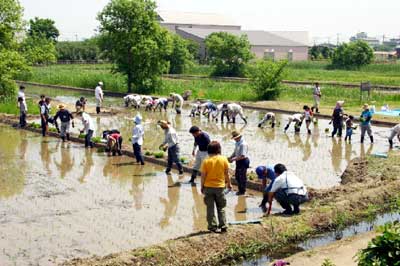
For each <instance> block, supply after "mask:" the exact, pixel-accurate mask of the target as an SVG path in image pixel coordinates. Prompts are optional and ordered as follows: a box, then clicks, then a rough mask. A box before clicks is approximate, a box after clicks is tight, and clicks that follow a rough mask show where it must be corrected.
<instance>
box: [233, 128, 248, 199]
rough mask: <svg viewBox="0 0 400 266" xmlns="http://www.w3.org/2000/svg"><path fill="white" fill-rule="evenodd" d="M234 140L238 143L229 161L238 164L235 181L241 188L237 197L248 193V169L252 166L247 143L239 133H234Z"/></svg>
mask: <svg viewBox="0 0 400 266" xmlns="http://www.w3.org/2000/svg"><path fill="white" fill-rule="evenodd" d="M232 139H233V140H234V141H235V142H236V144H235V150H234V151H233V153H232V155H231V156H230V157H229V158H228V160H229V162H231V163H232V162H236V168H235V179H236V181H237V183H238V188H239V191H238V192H237V193H236V195H238V196H240V195H244V194H245V193H246V184H247V169H248V168H249V166H250V160H249V158H248V151H249V148H248V145H247V142H246V141H245V140H244V138H243V136H242V135H241V134H240V133H239V132H237V131H233V132H232Z"/></svg>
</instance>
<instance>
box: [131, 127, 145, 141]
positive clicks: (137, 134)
mask: <svg viewBox="0 0 400 266" xmlns="http://www.w3.org/2000/svg"><path fill="white" fill-rule="evenodd" d="M143 136H144V128H143V126H142V125H140V124H139V125H136V126H135V127H134V128H133V130H132V144H135V143H137V144H139V145H143Z"/></svg>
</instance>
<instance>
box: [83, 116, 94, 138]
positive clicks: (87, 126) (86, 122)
mask: <svg viewBox="0 0 400 266" xmlns="http://www.w3.org/2000/svg"><path fill="white" fill-rule="evenodd" d="M82 123H83V126H84V129H83V130H84V131H85V133H86V134H87V133H88V131H89V130H93V131H94V123H93V119H92V118H91V117H90V115H89V114H87V113H83V114H82Z"/></svg>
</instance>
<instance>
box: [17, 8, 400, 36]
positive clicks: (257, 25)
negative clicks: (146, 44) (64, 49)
mask: <svg viewBox="0 0 400 266" xmlns="http://www.w3.org/2000/svg"><path fill="white" fill-rule="evenodd" d="M108 2H109V0H20V3H21V5H22V6H23V7H24V17H25V19H27V20H28V19H31V18H33V17H35V16H38V17H41V18H50V19H53V20H54V21H55V22H56V27H57V28H58V29H59V30H60V33H61V36H60V39H61V40H82V39H84V38H88V37H91V36H93V35H94V34H95V30H96V28H97V27H98V22H97V21H96V15H97V13H98V12H100V11H101V10H102V8H103V7H104V6H105V5H106V4H107V3H108ZM156 3H157V5H158V10H163V11H188V12H211V13H219V14H223V15H227V16H230V17H231V18H233V19H234V21H236V22H237V23H238V24H240V25H242V27H243V29H249V30H305V31H308V32H309V33H310V42H316V43H321V42H327V41H330V42H331V43H336V42H337V41H338V40H339V42H343V41H348V39H349V37H350V36H352V35H354V34H355V33H357V32H360V31H365V32H367V33H368V35H369V36H373V37H377V38H379V39H381V40H382V39H383V38H384V36H385V38H386V39H387V38H391V37H399V36H400V27H399V24H400V23H399V16H398V12H399V11H400V1H399V0H379V1H378V0H276V1H271V0H246V1H243V0H197V1H194V0H157V1H156Z"/></svg>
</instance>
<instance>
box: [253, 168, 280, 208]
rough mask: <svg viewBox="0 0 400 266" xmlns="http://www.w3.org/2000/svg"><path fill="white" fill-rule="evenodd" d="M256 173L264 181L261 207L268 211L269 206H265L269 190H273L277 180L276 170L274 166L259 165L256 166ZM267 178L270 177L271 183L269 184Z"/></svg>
mask: <svg viewBox="0 0 400 266" xmlns="http://www.w3.org/2000/svg"><path fill="white" fill-rule="evenodd" d="M256 174H257V177H258V179H261V182H262V190H263V192H264V196H263V200H262V201H261V204H260V206H259V207H261V209H262V210H263V212H267V207H266V206H265V205H266V204H267V202H268V192H270V191H271V187H272V185H273V184H274V181H275V178H276V176H275V171H274V167H273V166H263V165H262V166H258V167H257V168H256ZM267 179H269V184H268V186H267Z"/></svg>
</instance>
